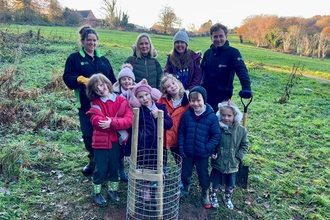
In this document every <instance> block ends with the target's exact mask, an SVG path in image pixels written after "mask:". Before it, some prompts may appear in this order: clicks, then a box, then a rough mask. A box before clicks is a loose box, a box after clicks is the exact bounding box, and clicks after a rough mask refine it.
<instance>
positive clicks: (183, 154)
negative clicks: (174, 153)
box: [179, 147, 187, 158]
mask: <svg viewBox="0 0 330 220" xmlns="http://www.w3.org/2000/svg"><path fill="white" fill-rule="evenodd" d="M179 154H180V156H181V157H182V158H187V156H186V154H185V153H184V150H183V147H179Z"/></svg>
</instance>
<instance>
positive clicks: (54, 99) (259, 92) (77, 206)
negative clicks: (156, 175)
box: [0, 25, 330, 220]
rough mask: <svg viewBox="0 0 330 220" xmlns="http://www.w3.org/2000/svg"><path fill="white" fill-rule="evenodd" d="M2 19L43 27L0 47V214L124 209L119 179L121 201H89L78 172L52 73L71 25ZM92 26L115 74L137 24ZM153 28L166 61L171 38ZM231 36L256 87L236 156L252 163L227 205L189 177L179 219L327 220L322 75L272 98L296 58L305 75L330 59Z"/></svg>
mask: <svg viewBox="0 0 330 220" xmlns="http://www.w3.org/2000/svg"><path fill="white" fill-rule="evenodd" d="M0 28H1V30H6V31H7V32H8V31H9V30H11V31H13V32H19V33H25V32H26V30H29V29H32V30H33V33H34V34H36V33H37V31H38V30H39V29H40V35H41V36H43V38H41V39H40V40H39V41H37V40H36V39H32V40H29V41H27V42H21V43H19V42H15V41H14V40H12V41H11V42H10V43H8V45H4V44H2V45H1V47H0V52H1V53H0V55H1V57H3V58H2V59H0V64H1V65H0V90H1V91H0V94H1V95H0V97H1V104H0V124H1V130H0V133H1V136H0V148H1V151H0V164H2V174H1V175H0V219H10V220H11V219H115V220H120V219H123V217H122V216H119V214H118V210H121V211H122V212H125V205H126V201H125V198H126V195H127V192H126V189H127V185H126V184H125V183H121V184H120V197H121V198H122V201H121V202H120V203H119V204H110V206H109V207H108V208H107V209H100V208H98V207H95V206H94V205H93V204H92V202H91V198H90V197H91V195H90V193H91V180H90V179H86V178H85V177H83V176H82V175H81V173H80V169H81V168H82V167H83V166H84V165H85V164H86V163H87V158H86V152H85V151H84V147H83V144H82V142H81V141H80V138H81V134H80V131H79V124H78V118H77V110H76V109H75V107H74V100H73V99H74V97H73V93H72V91H69V90H68V89H67V88H66V87H65V86H63V83H62V82H61V81H60V79H61V76H62V74H63V68H64V63H65V60H66V58H67V56H68V55H69V54H70V53H71V52H74V51H76V50H77V48H78V47H77V39H78V35H77V30H78V28H63V27H32V26H15V27H14V26H10V27H8V26H4V25H2V26H0ZM98 33H99V35H100V50H101V52H102V53H103V54H104V55H105V56H107V57H108V58H109V59H110V61H111V63H112V65H113V67H114V70H115V73H116V74H117V73H118V71H119V70H120V67H121V65H122V63H123V62H124V60H125V59H126V57H127V56H129V55H131V54H132V51H131V49H130V46H131V45H132V44H133V43H134V42H135V39H136V37H137V35H138V33H130V32H121V31H112V30H98ZM151 37H152V40H153V43H154V45H155V47H156V49H157V50H158V52H159V61H160V63H161V65H162V66H164V64H165V61H166V55H167V54H168V53H169V52H170V50H171V48H172V45H173V37H171V36H159V35H151ZM12 39H15V38H14V37H12ZM18 39H20V38H18ZM229 40H230V44H231V45H232V46H235V47H237V48H238V49H239V50H240V51H241V53H242V55H243V58H244V59H245V61H246V62H247V63H248V66H249V70H250V77H251V82H252V90H253V94H254V99H253V102H252V103H251V105H250V106H249V109H248V119H247V129H248V137H249V140H250V147H249V152H248V155H247V157H246V158H245V160H244V163H245V164H247V165H249V167H250V174H249V186H248V189H241V188H239V187H237V188H236V189H235V193H234V198H233V203H234V205H235V209H234V210H232V211H230V210H227V209H225V208H224V207H222V206H221V207H220V208H219V209H212V210H205V209H204V208H202V205H201V203H200V191H199V187H198V184H197V179H196V176H194V184H193V186H192V191H191V194H190V196H189V198H188V199H186V200H184V201H181V202H180V218H179V219H188V217H187V214H188V213H193V214H194V216H196V218H195V219H216V220H218V219H295V220H298V219H324V220H325V219H330V212H329V210H330V168H329V167H330V156H329V155H330V144H329V140H330V128H329V125H330V117H329V116H330V110H329V106H330V98H329V97H330V84H329V83H328V82H324V81H320V80H318V79H314V78H309V77H301V79H300V81H299V83H298V84H296V85H295V86H294V87H293V88H292V90H291V96H290V99H289V101H288V102H287V103H285V104H279V103H277V101H278V100H279V99H280V98H281V96H282V94H283V92H284V87H285V85H286V83H287V79H288V77H289V73H288V71H289V72H290V70H291V68H292V67H293V65H295V64H296V65H297V64H298V63H299V64H300V65H304V69H303V73H305V74H310V75H313V76H316V77H323V78H325V79H330V60H318V59H311V58H306V57H299V56H292V55H288V54H280V53H277V52H272V51H269V50H266V49H261V48H255V47H253V46H251V45H248V44H238V39H237V37H236V36H235V35H231V36H230V38H229ZM17 41H19V40H17ZM210 43H211V41H210V39H209V37H202V38H191V39H190V47H191V48H192V49H193V50H202V51H203V52H205V50H206V49H207V48H208V47H209V46H210ZM17 48H20V49H17ZM6 60H12V62H8V61H6ZM14 61H16V62H15V63H14ZM13 69H14V71H12V70H13ZM10 76H11V77H10ZM57 80H58V81H57ZM239 90H240V85H239V82H238V80H237V79H235V90H234V94H235V95H234V96H233V101H234V102H235V103H237V104H238V105H239V106H240V107H241V109H242V104H241V103H240V99H239V97H238V95H237V94H238V92H239ZM190 219H191V218H190Z"/></svg>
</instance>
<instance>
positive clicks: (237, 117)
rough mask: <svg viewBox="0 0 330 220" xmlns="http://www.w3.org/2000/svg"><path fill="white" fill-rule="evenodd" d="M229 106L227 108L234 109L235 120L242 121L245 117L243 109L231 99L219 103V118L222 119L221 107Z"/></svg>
mask: <svg viewBox="0 0 330 220" xmlns="http://www.w3.org/2000/svg"><path fill="white" fill-rule="evenodd" d="M224 107H227V108H231V109H232V110H233V111H234V114H235V117H234V122H236V123H239V122H240V121H242V118H243V114H242V112H241V110H239V108H238V107H237V106H236V105H235V104H234V103H233V102H231V101H230V99H229V100H228V101H225V102H221V103H219V104H218V109H219V111H217V113H216V115H217V117H218V120H219V121H220V120H221V117H220V115H221V109H222V108H224Z"/></svg>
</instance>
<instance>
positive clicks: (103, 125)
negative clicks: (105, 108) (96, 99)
mask: <svg viewBox="0 0 330 220" xmlns="http://www.w3.org/2000/svg"><path fill="white" fill-rule="evenodd" d="M106 118H107V119H108V120H100V121H99V126H100V128H102V129H107V128H110V125H111V118H109V117H108V116H107V117H106Z"/></svg>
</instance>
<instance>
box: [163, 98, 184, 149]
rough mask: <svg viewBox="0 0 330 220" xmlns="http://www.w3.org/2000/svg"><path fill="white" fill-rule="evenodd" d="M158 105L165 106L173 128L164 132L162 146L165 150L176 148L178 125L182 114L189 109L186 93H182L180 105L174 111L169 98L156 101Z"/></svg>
mask: <svg viewBox="0 0 330 220" xmlns="http://www.w3.org/2000/svg"><path fill="white" fill-rule="evenodd" d="M158 102H159V103H163V104H165V106H166V110H167V112H168V114H169V115H170V116H171V118H172V121H173V127H172V128H171V129H170V130H165V137H164V146H165V147H166V149H169V148H171V147H177V146H178V130H179V125H180V120H181V117H182V115H183V113H184V112H185V111H186V110H187V109H188V108H189V106H190V104H189V101H188V98H187V95H186V93H184V95H183V98H182V102H181V104H180V105H179V106H178V107H177V108H176V109H174V107H173V102H172V100H171V97H170V96H168V97H164V96H163V97H161V98H160V99H159V100H158Z"/></svg>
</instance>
